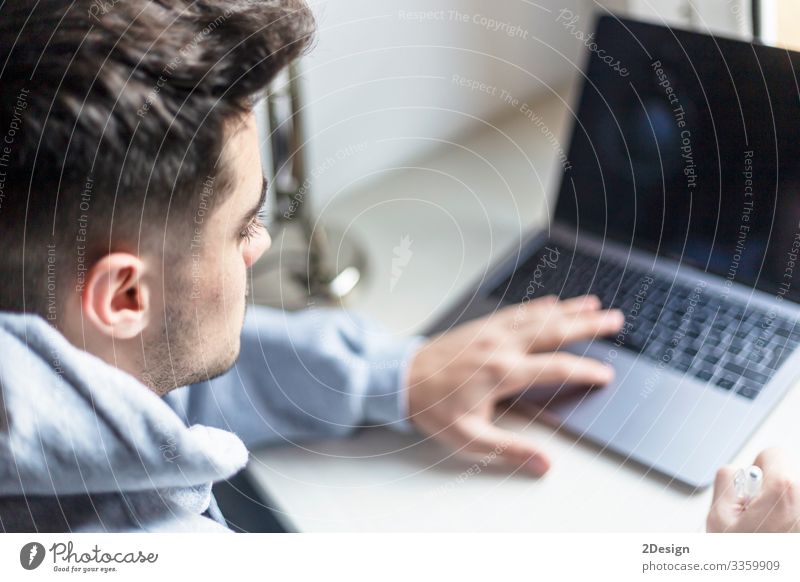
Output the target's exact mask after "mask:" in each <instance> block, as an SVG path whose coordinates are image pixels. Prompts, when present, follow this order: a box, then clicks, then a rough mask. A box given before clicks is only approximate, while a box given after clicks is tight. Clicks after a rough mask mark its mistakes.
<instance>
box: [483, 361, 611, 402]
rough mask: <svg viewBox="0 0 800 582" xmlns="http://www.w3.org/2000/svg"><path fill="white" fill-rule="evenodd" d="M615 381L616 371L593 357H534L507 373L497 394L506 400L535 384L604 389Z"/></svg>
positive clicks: (518, 363) (498, 387) (519, 363)
mask: <svg viewBox="0 0 800 582" xmlns="http://www.w3.org/2000/svg"><path fill="white" fill-rule="evenodd" d="M613 378H614V369H613V368H612V367H611V366H608V365H606V364H604V363H602V362H600V361H598V360H595V359H593V358H588V357H583V356H576V355H575V354H570V353H568V352H555V353H549V354H533V355H528V356H526V357H524V358H521V359H520V360H519V361H518V362H517V364H516V365H515V366H513V368H510V369H509V370H508V373H507V374H506V375H505V377H504V380H503V382H500V383H498V385H497V388H496V391H497V393H498V396H499V397H502V398H505V397H508V396H511V395H513V394H516V393H518V392H520V391H522V390H524V389H526V388H528V387H531V386H535V385H553V384H564V385H566V384H576V385H587V386H592V385H596V386H602V385H604V384H608V383H609V382H610V381H611V380H612V379H613Z"/></svg>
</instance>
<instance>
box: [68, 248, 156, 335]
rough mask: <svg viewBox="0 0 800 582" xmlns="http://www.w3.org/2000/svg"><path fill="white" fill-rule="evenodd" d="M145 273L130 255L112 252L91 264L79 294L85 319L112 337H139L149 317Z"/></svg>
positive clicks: (134, 257)
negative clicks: (81, 291)
mask: <svg viewBox="0 0 800 582" xmlns="http://www.w3.org/2000/svg"><path fill="white" fill-rule="evenodd" d="M144 270H145V264H144V262H143V261H142V260H141V259H140V258H139V257H137V256H136V255H131V254H129V253H111V254H109V255H105V256H104V257H103V258H101V259H100V260H99V261H97V262H96V263H95V264H94V265H92V267H91V268H90V269H89V270H88V272H87V273H86V279H85V285H84V288H83V293H82V294H81V305H82V307H83V317H84V319H85V320H87V321H88V322H90V323H92V324H93V325H94V326H95V328H96V329H97V330H98V331H99V332H101V333H103V334H105V335H108V336H110V337H112V338H116V339H131V338H134V337H136V336H137V335H139V334H141V333H142V332H143V331H144V329H145V328H146V327H147V324H148V322H149V320H150V315H151V314H150V289H149V287H148V286H147V284H146V283H145V282H144V281H143V276H144Z"/></svg>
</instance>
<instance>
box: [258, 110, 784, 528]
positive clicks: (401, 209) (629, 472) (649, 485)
mask: <svg viewBox="0 0 800 582" xmlns="http://www.w3.org/2000/svg"><path fill="white" fill-rule="evenodd" d="M534 109H535V110H536V112H537V113H539V114H540V115H541V116H542V118H543V119H544V120H545V123H546V124H547V126H548V127H549V128H550V129H551V130H552V131H553V132H554V133H555V134H556V135H558V136H560V137H561V136H564V134H565V131H564V126H565V120H566V119H567V115H566V108H565V106H564V105H563V104H562V103H561V101H560V100H559V99H557V98H549V99H545V100H543V101H540V102H538V103H536V104H535V105H534ZM561 139H562V144H563V147H564V148H565V149H566V139H565V138H564V137H561ZM457 141H458V145H455V144H446V143H443V144H441V146H440V147H439V149H438V151H437V153H436V154H435V155H434V156H431V157H430V158H428V159H425V160H421V161H419V162H418V163H417V164H414V166H415V167H414V168H404V169H395V170H387V172H385V174H384V175H383V176H382V179H381V181H380V182H378V183H372V184H370V186H369V187H368V188H367V189H362V190H361V191H354V192H348V193H347V195H346V196H345V195H343V196H341V197H337V198H336V199H335V200H334V201H333V202H332V203H331V204H330V205H329V206H327V207H326V208H325V209H324V210H323V212H322V217H323V221H329V222H335V223H337V224H339V225H345V226H347V227H348V228H351V229H352V230H353V232H354V233H355V234H357V235H358V236H359V238H361V239H362V240H364V241H369V245H368V246H367V248H368V253H369V258H370V269H371V274H370V278H369V280H368V281H367V282H366V284H365V286H364V288H363V289H362V292H361V293H360V295H359V296H358V297H357V298H356V301H355V303H354V305H353V306H352V307H354V308H356V309H359V310H360V311H363V312H366V313H368V314H370V315H372V316H374V317H375V318H377V319H379V320H381V321H383V322H384V323H385V324H386V325H387V326H388V327H389V328H390V329H392V330H393V331H395V332H397V333H400V334H404V333H413V332H415V331H419V330H420V329H422V328H423V327H424V325H425V324H426V323H428V322H430V321H431V320H432V319H433V318H434V317H435V316H436V315H437V314H439V313H441V311H442V310H443V309H445V308H446V307H447V305H449V303H450V302H451V301H453V299H454V298H455V297H456V296H457V294H458V293H459V292H460V291H461V290H463V289H465V288H466V286H467V285H469V284H470V282H471V281H473V280H474V279H475V278H476V277H477V276H478V275H480V273H481V272H482V271H483V269H484V268H485V267H486V265H487V264H489V263H490V262H491V260H492V259H493V258H495V257H497V256H498V255H499V254H501V253H502V252H503V250H504V249H506V248H508V247H509V246H511V245H513V244H514V243H515V241H516V240H518V237H519V235H520V232H522V231H524V230H526V229H527V228H530V227H531V226H532V225H534V224H541V223H542V221H543V217H544V216H546V212H547V202H546V197H545V195H544V192H546V191H548V192H552V187H551V181H552V180H553V178H554V177H555V174H554V172H553V170H554V169H555V167H554V164H555V162H554V153H555V149H554V147H553V145H552V143H551V142H549V141H548V140H547V139H546V137H545V135H544V134H543V133H542V132H541V131H540V130H539V128H537V127H536V126H534V125H532V124H531V123H530V122H529V121H527V120H526V119H525V118H524V117H521V116H520V115H517V116H513V117H510V118H508V119H506V120H503V121H501V122H499V123H498V124H497V126H496V127H485V128H483V129H481V130H480V131H479V132H477V133H476V134H474V135H472V136H468V137H466V138H464V139H462V140H457ZM375 147H379V145H376V146H375ZM548 188H549V190H548ZM406 235H408V236H409V237H410V238H411V240H412V241H413V242H412V245H411V251H412V256H411V259H410V260H409V262H408V264H407V265H406V266H405V267H403V269H402V273H401V276H400V277H399V279H398V280H397V282H396V284H395V286H394V289H391V280H392V274H391V268H392V257H393V250H392V249H393V248H394V247H395V246H397V245H398V244H399V242H400V239H401V237H403V236H406ZM796 411H800V391H798V390H794V391H792V393H790V394H789V395H788V396H787V398H786V400H785V401H784V402H783V404H782V405H781V406H780V407H779V409H778V410H777V411H776V412H774V413H773V414H772V416H771V417H770V418H769V419H768V421H767V422H766V423H765V424H764V425H763V427H762V428H761V429H760V430H759V432H758V433H757V435H756V436H755V437H754V438H753V439H752V440H751V442H750V443H749V444H748V446H747V447H746V448H745V450H744V451H743V452H742V453H741V455H740V456H739V458H738V459H737V462H738V463H739V464H742V465H744V464H749V463H750V462H751V461H752V459H753V457H754V456H755V454H756V453H757V452H758V451H759V450H761V449H762V448H764V447H767V446H775V445H787V446H788V445H794V450H793V451H791V452H792V453H793V454H795V455H797V462H798V467H800V447H797V446H796V444H797V443H799V442H800V424H799V423H798V422H797V421H796ZM499 423H500V424H501V425H502V426H507V427H510V428H513V429H514V430H519V431H521V432H523V433H524V434H525V435H526V436H527V437H529V438H531V439H533V440H535V441H536V442H537V443H539V444H540V445H541V446H542V447H544V448H545V449H546V450H547V452H548V453H550V455H551V456H552V458H553V459H554V465H553V468H552V469H551V471H550V473H549V474H548V475H547V476H546V477H544V478H543V479H540V480H535V479H532V478H530V477H527V476H524V475H521V474H509V473H508V472H506V471H504V470H502V469H500V468H499V467H498V468H496V469H495V468H491V467H490V468H488V469H483V470H482V471H481V472H480V473H478V474H474V475H472V476H469V477H467V478H464V477H463V476H462V473H463V472H465V471H467V470H469V468H470V467H471V466H472V465H473V463H472V462H471V461H466V460H462V459H460V458H456V457H452V456H451V455H450V454H449V453H448V452H447V451H446V450H445V449H444V448H442V447H441V446H440V445H438V444H437V443H434V442H431V441H430V440H424V439H422V438H421V437H419V436H407V435H400V434H397V433H392V432H390V431H387V430H368V431H363V432H361V433H359V434H357V435H355V436H353V437H352V438H347V439H343V440H338V441H329V442H317V443H303V445H302V447H301V446H282V447H272V448H268V449H264V450H261V451H256V454H255V455H254V459H253V461H252V462H251V465H250V470H251V475H253V476H254V477H255V480H256V481H257V483H258V484H259V485H260V486H261V487H263V488H264V489H265V490H266V491H267V492H268V495H269V497H270V498H271V499H272V501H273V502H274V503H275V505H276V506H277V509H278V511H279V512H280V513H281V515H282V516H283V517H284V519H285V521H286V522H287V524H288V525H290V527H292V528H294V529H297V530H299V531H308V532H310V531H360V532H364V531H598V532H602V531H698V530H701V529H703V527H704V521H705V514H706V512H707V509H708V506H709V502H710V491H705V492H703V493H699V494H695V495H688V494H687V493H685V492H684V491H683V490H680V489H678V488H675V487H673V486H669V485H668V484H667V482H666V481H665V480H664V479H661V478H658V477H656V476H654V475H652V474H647V473H646V472H645V471H644V470H643V469H640V468H637V467H632V466H626V465H622V464H621V461H620V459H619V458H618V457H615V456H612V455H610V454H606V453H598V452H597V450H596V449H595V448H594V447H592V446H591V445H590V444H586V443H582V442H576V441H575V440H574V439H572V438H571V437H569V436H568V435H564V434H560V433H557V432H555V431H553V430H552V429H550V428H548V427H546V426H543V425H541V424H539V423H530V422H529V421H528V420H527V419H525V418H522V417H518V416H512V415H506V416H505V417H504V418H502V419H500V421H499Z"/></svg>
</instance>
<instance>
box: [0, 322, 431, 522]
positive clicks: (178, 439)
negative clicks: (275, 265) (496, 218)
mask: <svg viewBox="0 0 800 582" xmlns="http://www.w3.org/2000/svg"><path fill="white" fill-rule="evenodd" d="M418 341H419V340H416V339H412V340H395V339H392V338H390V337H389V336H387V335H386V334H384V333H383V332H381V331H378V330H375V329H373V328H372V327H371V326H369V325H367V324H366V323H365V322H364V320H361V319H358V318H355V317H353V316H352V315H350V314H345V313H343V312H336V311H325V310H319V311H317V312H306V313H302V314H286V313H283V312H280V311H274V310H269V309H265V308H254V309H252V310H251V311H250V312H249V313H248V317H247V318H246V323H245V327H244V330H243V333H242V349H241V355H240V358H239V361H238V362H237V365H236V366H235V367H234V368H233V369H232V370H231V371H229V372H228V373H226V374H225V375H223V376H221V377H220V378H217V379H214V380H210V381H208V382H204V383H202V384H200V385H195V386H189V387H184V388H180V389H178V390H175V391H173V392H172V393H170V394H169V395H168V396H166V397H164V398H160V397H158V396H157V395H156V394H155V393H153V392H152V391H150V390H149V389H148V388H147V387H146V386H144V385H143V384H141V383H140V382H139V381H137V380H136V379H135V378H133V377H132V376H130V375H128V374H126V373H124V372H121V371H119V370H118V369H117V368H114V367H112V366H110V365H108V364H106V363H105V362H103V361H101V360H100V359H98V358H96V357H94V356H92V355H91V354H88V353H86V352H84V351H82V350H80V349H78V348H76V347H74V346H72V345H71V344H70V343H69V342H68V341H67V340H66V339H65V338H64V337H63V336H62V335H61V334H60V333H58V332H57V331H56V330H55V329H54V328H53V327H51V326H50V325H49V324H48V323H47V322H45V321H44V320H43V319H41V318H38V317H34V316H26V315H20V314H10V313H0V531H9V532H11V531H26V532H33V531H39V532H53V531H73V532H78V531H153V532H157V531H229V530H227V528H226V526H225V522H224V519H223V517H222V515H221V514H220V513H219V510H218V509H217V507H216V503H215V502H214V499H213V496H212V494H211V485H212V483H213V482H215V481H219V480H222V479H226V478H228V477H230V476H231V475H233V474H235V473H236V472H238V471H239V470H240V469H242V468H243V467H244V466H245V465H246V463H247V457H248V453H247V448H246V445H247V446H260V445H264V444H268V443H274V442H293V441H295V440H298V439H304V438H319V437H324V436H335V435H342V434H346V433H348V432H350V431H351V430H352V429H353V428H355V427H357V426H362V425H365V424H380V425H389V426H392V427H393V428H396V429H398V430H403V431H408V430H411V427H410V425H409V424H408V422H407V421H406V415H407V414H406V413H407V411H406V409H405V398H404V396H403V385H404V382H405V379H404V374H405V370H406V368H407V361H408V358H409V356H410V353H411V350H412V349H413V348H414V347H415V345H416V344H417V342H418Z"/></svg>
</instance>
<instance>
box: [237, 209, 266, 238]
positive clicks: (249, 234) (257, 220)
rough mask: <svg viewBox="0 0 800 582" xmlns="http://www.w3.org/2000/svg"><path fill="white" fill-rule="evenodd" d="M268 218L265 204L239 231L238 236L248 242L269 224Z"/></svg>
mask: <svg viewBox="0 0 800 582" xmlns="http://www.w3.org/2000/svg"><path fill="white" fill-rule="evenodd" d="M269 218H270V214H269V209H268V208H267V207H266V205H265V206H264V207H262V208H261V210H259V211H258V213H257V214H256V215H255V216H254V217H253V219H252V220H251V221H250V224H248V225H247V227H245V229H244V230H243V231H242V232H240V233H239V236H240V237H241V238H242V240H246V241H248V242H250V241H251V240H252V239H253V238H255V237H256V236H257V235H258V234H259V233H260V232H261V231H262V230H263V229H265V228H267V226H268V224H269Z"/></svg>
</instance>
